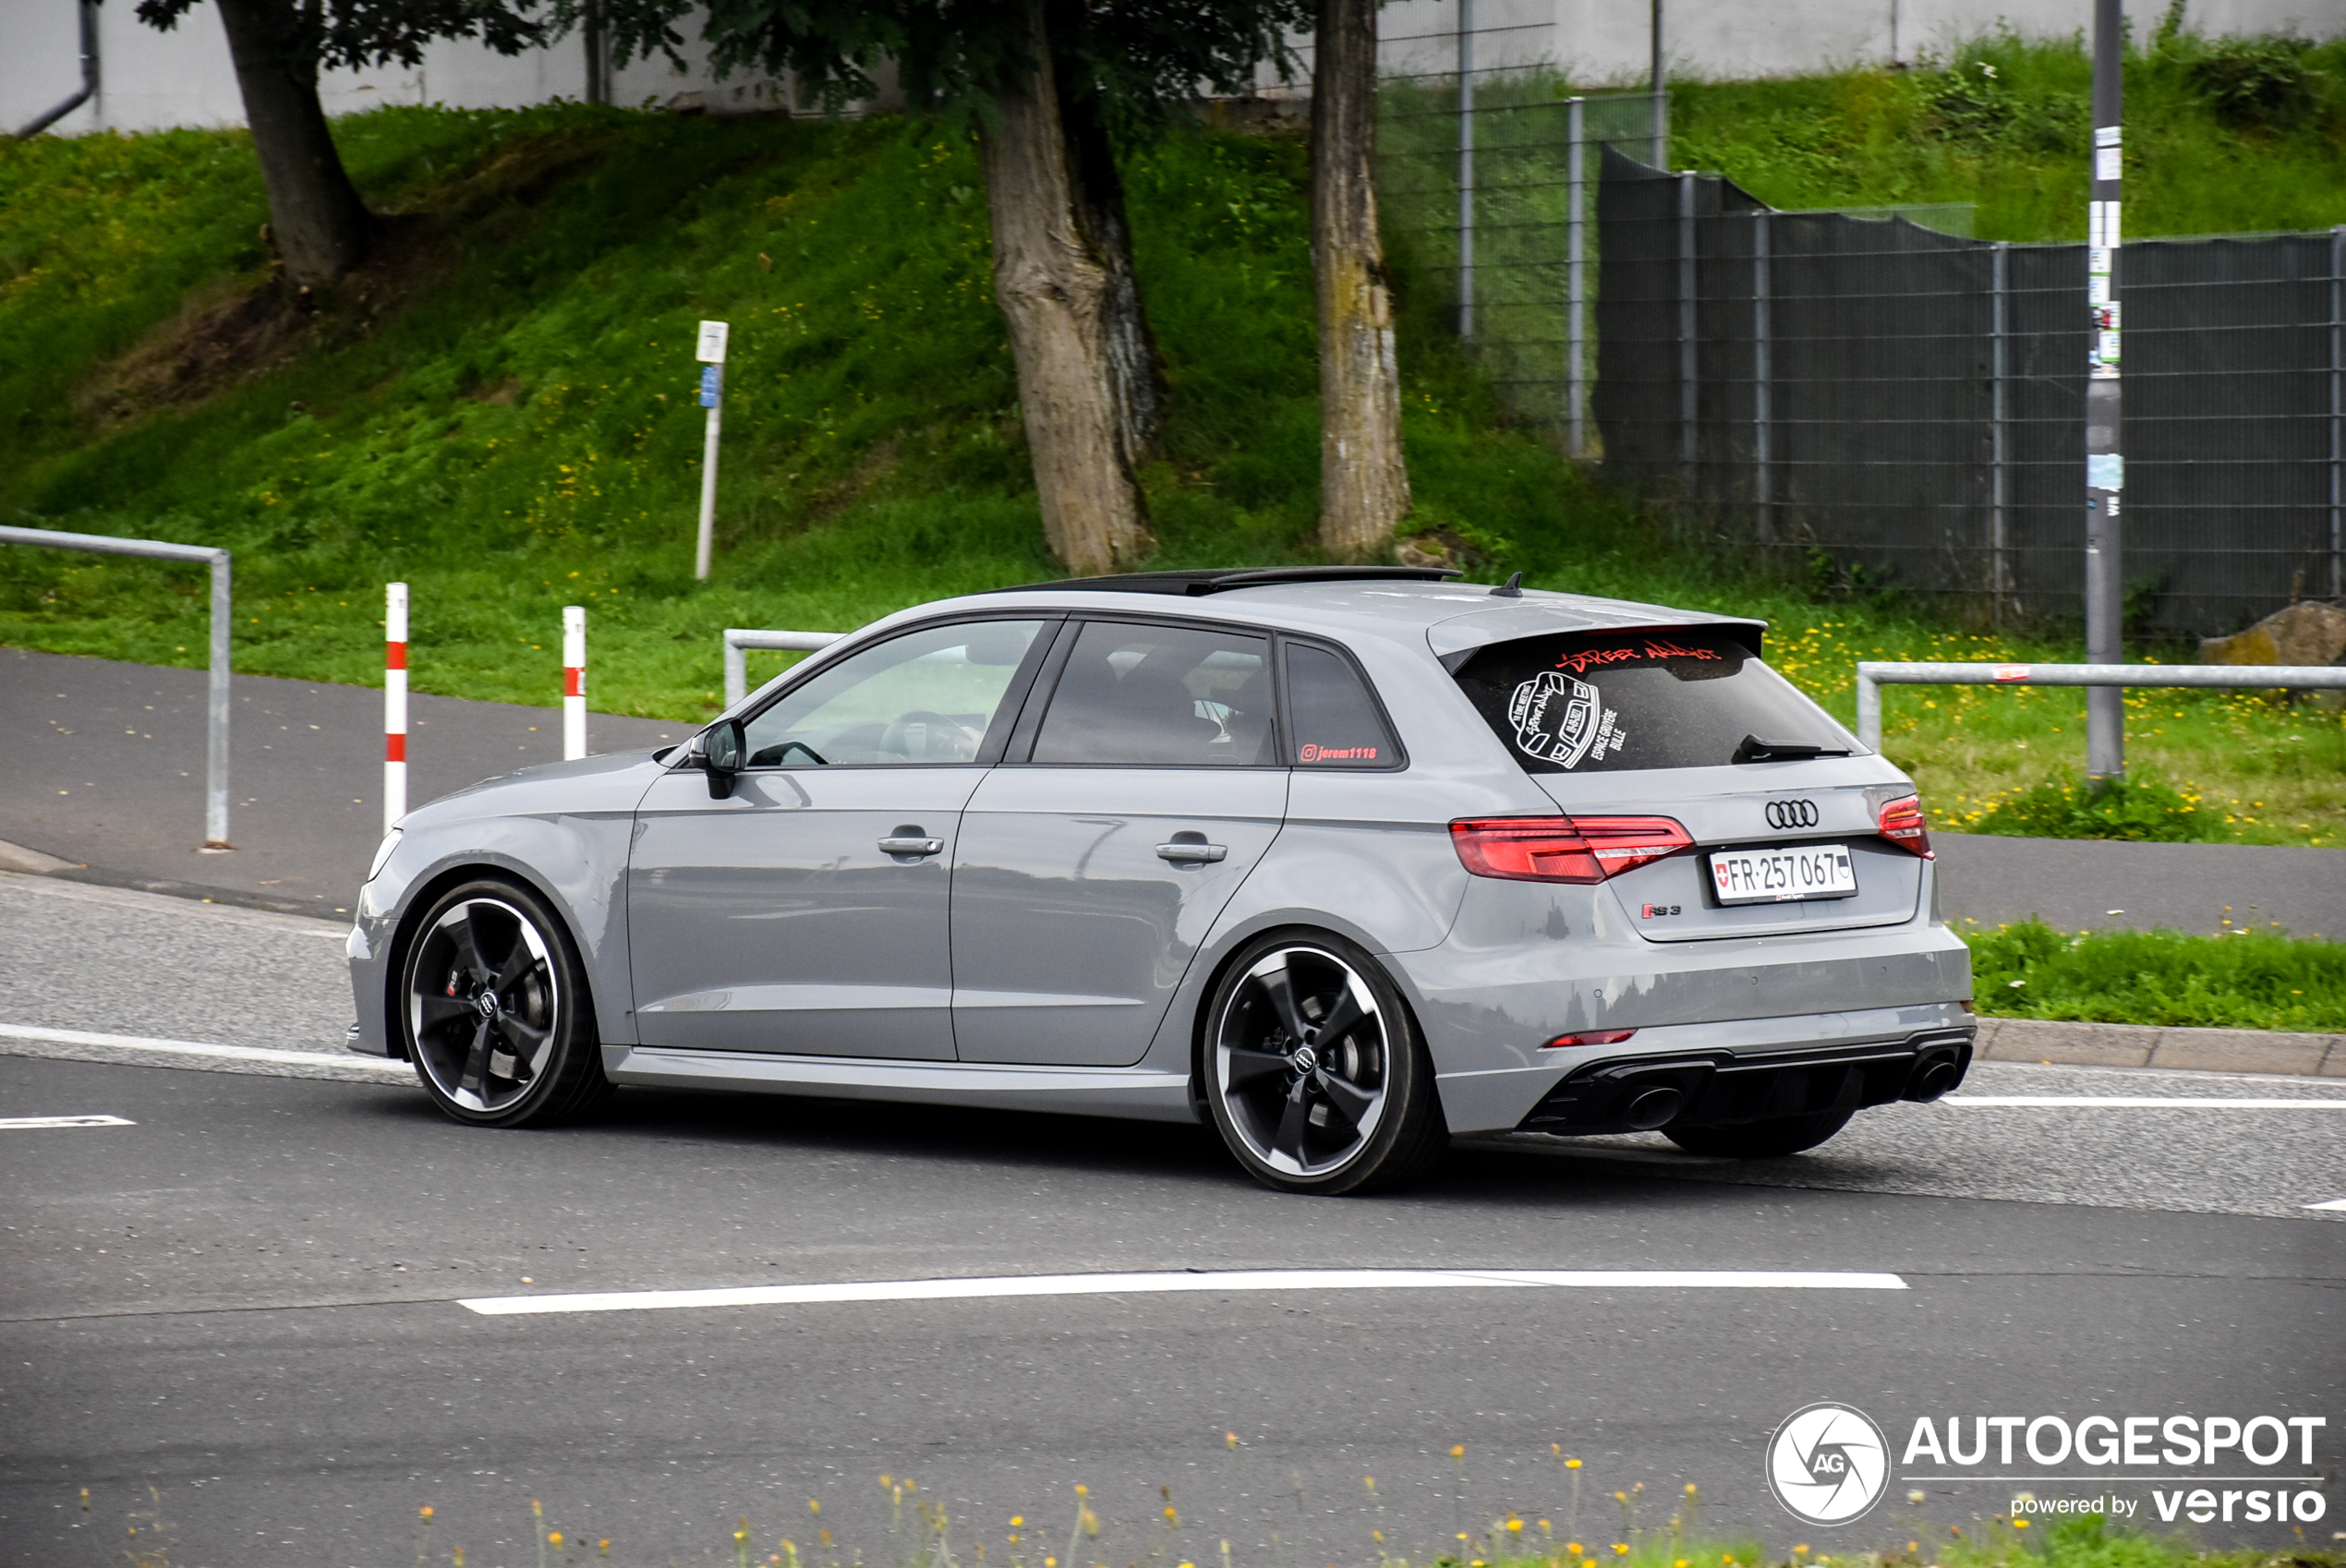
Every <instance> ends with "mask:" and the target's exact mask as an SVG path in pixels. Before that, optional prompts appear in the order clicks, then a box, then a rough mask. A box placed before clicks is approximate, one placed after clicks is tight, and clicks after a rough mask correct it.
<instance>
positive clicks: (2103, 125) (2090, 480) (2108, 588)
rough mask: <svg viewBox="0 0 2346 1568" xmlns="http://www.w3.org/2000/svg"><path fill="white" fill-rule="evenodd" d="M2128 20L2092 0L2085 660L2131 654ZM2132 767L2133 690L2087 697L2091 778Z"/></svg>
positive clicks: (2110, 689) (2115, 659)
mask: <svg viewBox="0 0 2346 1568" xmlns="http://www.w3.org/2000/svg"><path fill="white" fill-rule="evenodd" d="M2124 26H2125V18H2124V13H2123V11H2122V6H2121V4H2120V0H2094V149H2093V159H2094V168H2093V175H2094V179H2093V197H2092V199H2091V200H2090V201H2089V202H2088V203H2087V204H2086V305H2087V308H2088V309H2089V310H2091V312H2092V313H2093V321H2092V330H2091V333H2090V336H2089V338H2088V342H2089V344H2091V346H2090V347H2088V348H2087V349H2086V663H2088V664H2120V663H2122V662H2124V660H2125V657H2126V655H2125V647H2124V641H2125V625H2124V621H2125V592H2126V585H2125V575H2124V560H2125V558H2124V554H2123V551H2122V544H2123V524H2122V520H2121V517H2120V502H2121V501H2122V499H2123V493H2124V491H2125V488H2126V456H2125V452H2126V449H2125V444H2124V439H2123V438H2124V434H2125V429H2124V425H2123V422H2122V419H2121V418H2120V411H2121V404H2120V401H2119V395H2118V394H2119V380H2118V367H2119V352H2118V340H2119V306H2118V279H2119V271H2118V244H2119V236H2120V231H2121V225H2120V223H2119V196H2120V185H2119V179H2120V176H2121V175H2122V172H2123V160H2122V147H2121V139H2122V125H2123V121H2124V115H2123V114H2122V109H2123V97H2122V93H2121V90H2120V86H2121V81H2122V77H2121V66H2122V55H2121V54H2120V50H2121V48H2122V44H2123V41H2124V34H2123V31H2122V29H2123V28H2124ZM2125 771H2126V695H2125V693H2123V692H2122V691H2121V690H2120V689H2119V688H2117V687H2115V686H2097V687H2095V688H2094V689H2092V690H2091V691H2089V692H2087V693H2086V780H2087V782H2088V783H2090V784H2094V785H2097V786H2098V785H2099V784H2100V783H2102V782H2103V781H2105V780H2108V779H2114V778H2122V777H2123V776H2124V774H2125Z"/></svg>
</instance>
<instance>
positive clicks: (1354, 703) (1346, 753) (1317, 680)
mask: <svg viewBox="0 0 2346 1568" xmlns="http://www.w3.org/2000/svg"><path fill="white" fill-rule="evenodd" d="M1287 701H1288V718H1290V720H1292V726H1293V730H1294V734H1295V756H1294V758H1293V759H1292V760H1293V761H1294V762H1296V763H1297V764H1298V765H1299V766H1303V767H1392V766H1395V765H1396V764H1397V763H1398V762H1399V761H1400V760H1401V753H1400V748H1399V747H1398V746H1397V745H1395V744H1394V741H1393V734H1392V731H1391V730H1387V729H1386V728H1385V716H1384V715H1383V714H1381V713H1379V712H1378V711H1377V706H1376V703H1375V701H1374V699H1373V698H1372V697H1371V696H1370V695H1369V693H1368V688H1367V687H1365V686H1363V685H1361V684H1360V675H1359V674H1358V673H1356V672H1355V671H1354V669H1353V668H1352V667H1351V665H1349V664H1348V663H1346V662H1345V661H1344V659H1343V658H1341V657H1338V656H1337V655H1336V654H1334V653H1331V652H1329V651H1328V650H1327V649H1326V648H1315V647H1313V646H1312V645H1310V644H1309V643H1289V644H1288V645H1287Z"/></svg>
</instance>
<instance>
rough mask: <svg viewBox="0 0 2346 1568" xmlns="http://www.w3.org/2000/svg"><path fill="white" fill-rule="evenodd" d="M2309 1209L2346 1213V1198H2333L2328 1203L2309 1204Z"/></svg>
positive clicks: (2307, 1205)
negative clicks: (2333, 1210)
mask: <svg viewBox="0 0 2346 1568" xmlns="http://www.w3.org/2000/svg"><path fill="white" fill-rule="evenodd" d="M2305 1207H2307V1208H2308V1209H2335V1210H2339V1211H2341V1212H2346V1198H2333V1199H2331V1200H2329V1201H2328V1202H2327V1203H2308V1204H2306V1205H2305Z"/></svg>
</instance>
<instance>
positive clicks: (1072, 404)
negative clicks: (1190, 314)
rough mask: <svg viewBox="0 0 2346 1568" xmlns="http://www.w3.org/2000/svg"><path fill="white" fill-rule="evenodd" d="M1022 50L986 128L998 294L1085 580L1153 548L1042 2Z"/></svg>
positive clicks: (1052, 526) (1056, 503)
mask: <svg viewBox="0 0 2346 1568" xmlns="http://www.w3.org/2000/svg"><path fill="white" fill-rule="evenodd" d="M1018 22H1019V24H1020V26H1021V29H1022V31H1023V33H1024V36H1023V37H1022V38H1021V39H1018V40H1016V41H1015V42H1017V44H1018V45H1019V53H1020V54H1023V56H1024V57H1025V58H1026V59H1028V60H1031V61H1033V62H1034V69H1033V71H1032V72H1031V73H1029V74H1027V75H1026V77H1025V78H1024V79H1022V80H1019V81H1015V82H1013V83H1011V84H1010V85H1009V86H1007V87H1005V88H1003V89H1002V90H999V91H998V92H997V93H996V94H995V98H994V111H995V113H994V123H993V124H992V125H989V126H987V127H985V128H984V130H983V131H982V132H981V133H980V137H979V141H980V151H981V152H982V154H983V159H984V163H985V168H986V207H987V210H988V214H989V218H990V220H991V223H992V226H993V236H994V297H995V299H996V301H997V302H998V303H999V304H1000V306H1001V308H1002V315H1003V317H1004V318H1005V319H1006V320H1008V322H1009V323H1010V349H1011V352H1012V354H1013V355H1014V356H1016V358H1017V361H1018V392H1019V406H1020V407H1021V409H1022V410H1023V412H1024V414H1025V416H1026V441H1027V446H1028V448H1029V450H1030V451H1031V452H1032V453H1033V454H1034V489H1035V494H1036V496H1037V498H1038V499H1039V500H1040V501H1041V503H1042V508H1043V531H1044V533H1045V535H1046V537H1048V538H1049V540H1050V544H1051V552H1052V553H1053V554H1054V555H1057V556H1058V558H1059V560H1060V561H1062V562H1064V563H1065V564H1066V566H1067V569H1068V570H1069V571H1070V572H1072V573H1075V574H1077V575H1078V576H1093V575H1096V574H1097V573H1103V572H1110V571H1114V570H1115V569H1116V568H1117V567H1119V566H1122V565H1129V564H1130V563H1131V562H1132V561H1135V560H1137V559H1138V558H1139V557H1141V556H1143V555H1144V554H1146V553H1147V552H1148V550H1149V549H1151V548H1152V547H1153V546H1154V545H1155V539H1154V538H1153V537H1151V535H1150V533H1149V526H1148V511H1147V506H1146V504H1145V502H1144V501H1143V498H1142V495H1141V486H1140V480H1139V477H1138V476H1137V475H1136V474H1135V473H1134V471H1133V453H1132V450H1131V447H1130V446H1129V445H1128V444H1127V443H1126V442H1125V440H1123V439H1122V433H1123V430H1124V428H1125V427H1126V425H1127V424H1128V422H1129V419H1130V416H1129V414H1128V412H1127V410H1126V408H1125V406H1124V404H1123V400H1122V399H1121V398H1119V393H1118V379H1117V376H1116V373H1115V370H1114V366H1113V360H1112V357H1111V346H1110V337H1111V333H1110V331H1109V325H1108V318H1109V308H1108V298H1109V295H1110V293H1111V282H1110V276H1109V271H1108V268H1107V266H1106V263H1105V262H1104V261H1103V260H1102V259H1101V258H1100V255H1099V252H1098V250H1097V248H1096V247H1094V244H1093V243H1092V240H1091V238H1090V235H1088V234H1087V232H1086V230H1085V226H1084V223H1083V221H1082V214H1081V213H1080V212H1079V211H1077V207H1076V199H1075V183H1074V175H1073V172H1072V170H1071V169H1070V164H1069V159H1068V152H1067V137H1066V132H1065V128H1064V126H1063V124H1062V122H1061V119H1060V116H1059V96H1058V88H1057V85H1056V82H1055V79H1054V73H1053V71H1052V69H1051V54H1050V46H1049V43H1048V42H1047V39H1046V31H1045V29H1044V25H1043V7H1042V0H1027V3H1026V5H1024V6H1022V8H1021V13H1020V16H1019V18H1018Z"/></svg>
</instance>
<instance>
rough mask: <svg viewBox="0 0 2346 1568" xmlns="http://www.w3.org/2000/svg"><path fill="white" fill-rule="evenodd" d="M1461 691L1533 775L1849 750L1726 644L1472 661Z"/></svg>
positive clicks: (1687, 641) (1663, 634) (1827, 724)
mask: <svg viewBox="0 0 2346 1568" xmlns="http://www.w3.org/2000/svg"><path fill="white" fill-rule="evenodd" d="M1457 682H1458V688H1459V690H1461V691H1463V692H1464V693H1465V694H1467V698H1468V700H1469V701H1470V702H1472V703H1473V704H1474V706H1475V709H1476V711H1477V712H1479V713H1481V715H1482V718H1483V721H1484V722H1485V723H1487V724H1489V725H1490V726H1491V730H1492V732H1493V734H1495V735H1497V736H1498V737H1499V739H1500V740H1501V741H1503V742H1506V747H1507V750H1508V751H1510V752H1512V753H1513V754H1515V759H1516V761H1518V763H1521V764H1522V765H1523V767H1524V769H1525V771H1527V772H1530V773H1615V772H1626V771H1631V770H1635V769H1639V768H1650V767H1718V766H1724V765H1725V764H1727V763H1731V762H1734V761H1735V760H1737V758H1736V753H1737V751H1738V750H1739V749H1740V748H1741V747H1742V746H1743V743H1744V741H1745V738H1746V737H1756V738H1757V739H1759V740H1760V741H1762V742H1769V743H1772V744H1774V745H1779V746H1814V747H1816V748H1818V750H1819V751H1820V752H1821V753H1830V754H1835V755H1840V754H1844V753H1845V752H1846V751H1847V750H1849V749H1851V748H1853V747H1854V745H1855V742H1853V741H1851V740H1850V738H1849V737H1848V735H1847V734H1846V733H1845V732H1844V730H1842V729H1841V727H1840V726H1839V725H1837V724H1835V723H1834V722H1833V721H1832V718H1830V717H1829V716H1828V715H1827V714H1826V713H1825V711H1824V710H1823V709H1822V708H1820V707H1819V706H1817V705H1816V704H1814V703H1812V702H1810V701H1809V700H1808V698H1807V697H1805V696H1802V695H1801V694H1800V693H1799V692H1798V691H1797V690H1796V688H1795V687H1794V686H1793V685H1792V683H1791V682H1790V681H1786V680H1785V679H1784V677H1783V676H1781V675H1778V674H1777V673H1776V672H1775V671H1774V670H1772V669H1769V668H1768V667H1767V665H1765V664H1764V663H1762V662H1761V661H1760V660H1759V659H1758V658H1756V657H1752V654H1751V652H1750V650H1749V649H1747V648H1746V647H1745V646H1743V645H1742V644H1740V643H1738V642H1736V641H1735V639H1734V638H1732V637H1729V636H1727V635H1725V634H1724V633H1718V632H1711V631H1705V630H1702V629H1700V628H1692V627H1688V628H1677V627H1673V628H1670V629H1667V630H1664V631H1657V632H1626V633H1623V632H1609V633H1566V634H1559V635H1554V636H1546V637H1525V638H1521V639H1519V640H1518V641H1515V642H1511V643H1497V644H1493V645H1492V646H1489V647H1486V648H1481V649H1478V650H1477V651H1476V652H1475V654H1474V655H1473V657H1470V658H1469V659H1468V660H1467V662H1466V663H1465V664H1463V665H1461V666H1459V667H1458V669H1457Z"/></svg>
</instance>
